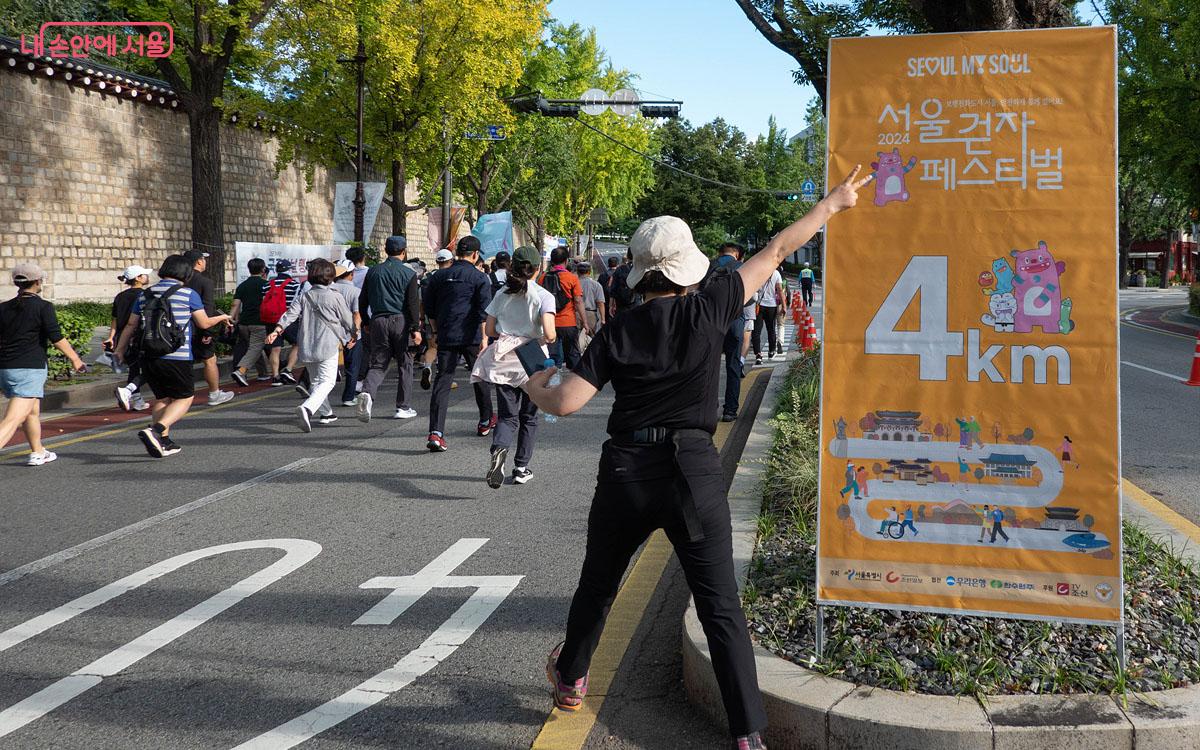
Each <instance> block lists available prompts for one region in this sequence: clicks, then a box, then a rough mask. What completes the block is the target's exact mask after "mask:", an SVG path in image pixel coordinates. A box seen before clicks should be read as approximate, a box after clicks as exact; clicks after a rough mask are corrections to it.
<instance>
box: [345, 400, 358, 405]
mask: <svg viewBox="0 0 1200 750" xmlns="http://www.w3.org/2000/svg"><path fill="white" fill-rule="evenodd" d="M357 405H358V399H354V398H352V399H350V400H349V401H343V402H342V406H357Z"/></svg>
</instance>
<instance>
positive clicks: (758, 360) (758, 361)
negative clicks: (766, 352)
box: [754, 354, 762, 366]
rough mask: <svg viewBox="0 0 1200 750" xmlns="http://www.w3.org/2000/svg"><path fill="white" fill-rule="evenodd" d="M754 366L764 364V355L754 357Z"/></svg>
mask: <svg viewBox="0 0 1200 750" xmlns="http://www.w3.org/2000/svg"><path fill="white" fill-rule="evenodd" d="M754 364H755V366H757V365H761V364H762V355H761V354H755V355H754Z"/></svg>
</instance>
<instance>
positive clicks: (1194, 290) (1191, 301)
mask: <svg viewBox="0 0 1200 750" xmlns="http://www.w3.org/2000/svg"><path fill="white" fill-rule="evenodd" d="M1188 311H1189V312H1191V314H1192V315H1200V284H1192V285H1191V286H1190V287H1188Z"/></svg>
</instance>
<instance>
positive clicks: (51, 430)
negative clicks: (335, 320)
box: [0, 383, 271, 450]
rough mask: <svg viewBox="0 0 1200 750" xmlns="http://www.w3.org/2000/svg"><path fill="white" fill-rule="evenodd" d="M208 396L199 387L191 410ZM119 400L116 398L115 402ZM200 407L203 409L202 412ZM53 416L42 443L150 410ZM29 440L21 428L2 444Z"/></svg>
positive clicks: (45, 423)
mask: <svg viewBox="0 0 1200 750" xmlns="http://www.w3.org/2000/svg"><path fill="white" fill-rule="evenodd" d="M270 388H271V384H270V383H252V384H251V385H250V387H249V388H238V390H237V391H235V393H237V394H238V396H243V395H250V394H253V393H259V392H261V391H265V390H269V389H270ZM146 390H147V391H148V390H149V387H148V386H147V387H146ZM146 395H147V396H149V395H150V394H149V393H147V394H146ZM207 399H208V389H207V388H205V389H203V390H197V391H196V400H195V402H194V403H193V404H192V410H191V411H190V413H191V414H197V413H200V414H203V410H204V409H205V405H206V402H207ZM115 400H116V399H115V398H114V401H115ZM147 400H148V401H153V399H152V398H148V399H147ZM226 403H229V404H234V403H237V398H234V399H233V400H232V401H227V402H226ZM196 410H199V412H197V411H196ZM45 416H46V415H43V417H45ZM49 416H50V418H49V419H43V420H42V442H52V441H54V440H57V439H59V438H64V437H67V436H69V435H74V434H77V433H80V432H84V431H86V430H93V429H96V428H98V427H117V426H120V425H122V424H126V423H128V422H133V421H135V420H139V419H149V418H150V410H149V409H146V410H145V411H124V410H123V409H121V408H120V407H119V406H116V405H115V404H114V405H113V406H110V407H103V408H98V409H92V410H89V411H82V412H78V413H76V414H68V415H65V416H61V417H55V416H54V415H53V414H50V415H49ZM27 442H28V441H27V440H26V438H25V433H24V432H22V431H21V430H17V431H16V432H15V433H14V434H13V436H12V438H11V439H10V440H9V441H8V442H7V443H6V444H5V445H3V446H0V450H3V449H6V448H11V447H13V446H18V445H24V444H25V443H27Z"/></svg>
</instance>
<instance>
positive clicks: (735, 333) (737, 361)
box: [721, 317, 746, 416]
mask: <svg viewBox="0 0 1200 750" xmlns="http://www.w3.org/2000/svg"><path fill="white" fill-rule="evenodd" d="M745 330H746V321H745V320H743V319H742V318H740V317H739V318H738V319H737V320H735V321H733V326H732V327H730V329H729V330H728V331H726V333H725V346H724V354H725V404H724V405H723V406H722V409H721V410H722V411H723V412H724V413H726V414H732V415H735V416H736V415H737V411H738V399H739V398H740V397H741V395H742V335H743V333H744V332H745Z"/></svg>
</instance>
